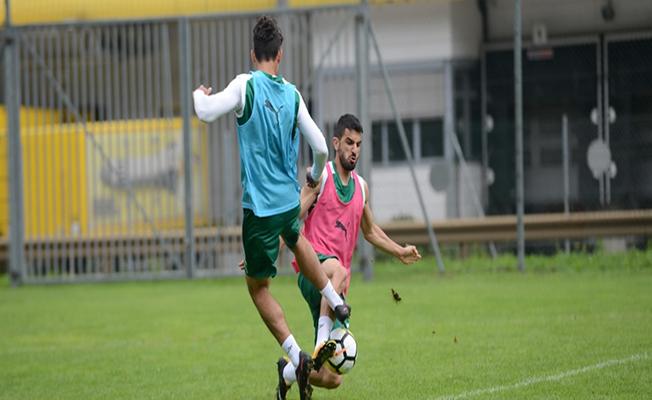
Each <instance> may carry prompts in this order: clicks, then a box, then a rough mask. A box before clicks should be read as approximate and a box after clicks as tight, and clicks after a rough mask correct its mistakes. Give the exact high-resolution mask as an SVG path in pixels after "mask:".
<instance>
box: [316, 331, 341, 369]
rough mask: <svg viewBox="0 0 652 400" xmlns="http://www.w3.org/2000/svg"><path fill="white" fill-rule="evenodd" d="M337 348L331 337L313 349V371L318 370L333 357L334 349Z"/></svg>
mask: <svg viewBox="0 0 652 400" xmlns="http://www.w3.org/2000/svg"><path fill="white" fill-rule="evenodd" d="M336 349H337V343H335V341H334V340H333V339H330V340H327V341H326V342H324V344H323V345H322V346H321V347H320V348H319V349H318V350H317V351H315V354H314V355H313V357H312V360H313V366H312V368H313V369H314V370H315V371H319V370H320V369H321V367H322V366H323V365H324V363H325V362H326V361H328V359H329V358H331V357H333V354H335V350H336Z"/></svg>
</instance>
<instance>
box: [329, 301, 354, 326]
mask: <svg viewBox="0 0 652 400" xmlns="http://www.w3.org/2000/svg"><path fill="white" fill-rule="evenodd" d="M333 313H334V314H335V318H337V320H338V321H340V322H341V323H342V324H344V326H346V327H348V325H349V324H348V321H347V320H348V319H349V317H350V316H351V306H350V305H348V304H346V303H343V304H341V305H339V306H337V307H335V309H333Z"/></svg>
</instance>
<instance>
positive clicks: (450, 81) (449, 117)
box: [444, 61, 460, 218]
mask: <svg viewBox="0 0 652 400" xmlns="http://www.w3.org/2000/svg"><path fill="white" fill-rule="evenodd" d="M444 93H445V95H444V96H445V98H446V104H445V111H444V159H445V160H446V163H447V164H448V188H447V190H446V217H448V218H456V217H457V218H459V217H460V210H459V204H458V200H459V199H458V195H457V194H458V190H457V187H458V184H457V173H456V165H455V152H454V151H453V140H452V139H451V135H454V134H455V89H454V76H453V65H452V64H451V62H450V61H449V62H447V63H446V66H445V68H444Z"/></svg>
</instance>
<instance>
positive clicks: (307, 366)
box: [296, 351, 313, 400]
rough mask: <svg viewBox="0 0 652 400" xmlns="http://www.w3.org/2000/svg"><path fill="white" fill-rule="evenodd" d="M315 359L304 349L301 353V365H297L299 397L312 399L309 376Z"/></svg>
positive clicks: (303, 399) (306, 399) (305, 399)
mask: <svg viewBox="0 0 652 400" xmlns="http://www.w3.org/2000/svg"><path fill="white" fill-rule="evenodd" d="M312 366H313V360H312V358H311V357H310V355H308V354H307V353H304V352H303V351H302V352H301V353H300V354H299V366H297V371H296V374H297V386H299V399H301V400H310V399H311V398H312V386H310V382H309V381H308V378H309V377H310V371H311V370H312Z"/></svg>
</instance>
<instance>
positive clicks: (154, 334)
mask: <svg viewBox="0 0 652 400" xmlns="http://www.w3.org/2000/svg"><path fill="white" fill-rule="evenodd" d="M447 264H448V265H447V267H448V269H449V271H451V272H449V273H447V274H445V275H443V276H442V275H439V274H437V273H436V272H435V268H434V263H433V261H432V260H431V259H429V260H426V261H424V262H422V263H420V264H419V265H415V266H410V267H405V266H402V265H396V264H391V263H386V262H379V263H378V264H377V265H376V271H375V272H376V274H375V279H374V281H373V282H371V283H365V282H362V281H361V278H360V276H357V275H356V276H354V279H353V282H352V293H351V297H350V302H351V304H352V306H353V307H354V308H353V320H352V326H351V328H352V331H353V333H354V334H355V335H356V339H357V341H358V345H359V351H360V355H359V359H358V364H357V365H356V367H355V368H354V369H353V371H352V372H351V374H350V375H348V376H346V378H345V381H344V384H343V386H342V387H341V388H339V389H337V390H336V391H325V390H320V389H316V391H315V395H314V396H313V397H314V398H315V399H356V400H358V399H415V400H416V399H437V398H439V397H441V396H448V395H457V394H461V393H465V392H469V391H473V390H476V389H485V388H492V387H497V386H501V385H506V386H509V385H513V384H517V383H519V382H522V381H525V380H527V379H530V378H536V377H545V376H550V375H556V374H560V373H563V372H566V371H570V370H575V369H578V368H582V367H587V366H593V365H596V364H598V363H600V362H603V361H608V360H615V359H623V358H626V357H629V356H633V355H642V358H641V359H639V360H634V361H630V362H626V363H623V364H616V365H610V366H608V367H605V368H602V369H594V370H587V371H584V372H582V373H579V374H577V375H574V376H568V377H565V378H563V379H559V380H555V381H544V382H539V383H533V384H530V385H525V386H522V387H518V388H512V389H506V390H502V391H497V392H494V393H489V394H487V393H484V394H479V395H477V396H472V397H470V398H474V399H476V398H477V399H504V398H513V399H522V398H528V399H531V398H535V399H536V398H540V399H543V398H546V399H548V398H563V399H570V398H573V399H594V398H609V399H612V398H619V399H638V398H649V397H650V396H652V379H650V377H651V376H652V335H651V333H652V289H651V288H652V257H651V255H650V252H631V253H627V254H625V255H623V254H620V255H615V256H612V255H605V254H599V255H593V256H587V255H571V256H557V257H553V258H543V257H532V258H529V259H528V272H526V273H523V274H522V273H518V272H514V269H515V265H516V263H515V260H514V259H513V257H502V258H501V259H499V260H497V261H489V260H487V259H483V258H471V259H467V260H465V261H448V263H447ZM1 282H2V283H0V371H1V372H0V388H2V389H1V390H0V399H12V400H14V399H16V400H17V399H271V398H273V390H274V387H275V382H276V372H275V361H276V359H277V358H278V357H279V356H280V355H281V350H280V348H279V347H278V345H277V344H276V343H275V341H274V340H273V339H272V336H271V335H270V334H269V333H268V332H267V330H266V328H265V327H264V325H263V324H262V322H261V321H260V319H259V317H258V315H257V313H256V311H255V309H254V307H253V305H252V304H251V301H250V300H249V298H248V296H247V293H246V289H245V286H244V281H243V279H241V278H229V279H223V280H203V281H192V282H189V281H180V282H146V283H143V282H138V283H117V284H91V285H78V286H72V285H68V286H41V287H39V286H32V287H22V288H18V289H15V288H10V287H9V286H8V284H7V281H6V279H3V280H2V281H1ZM391 288H393V289H395V290H397V291H398V292H399V293H400V295H401V296H402V298H403V301H402V302H401V303H400V304H395V303H394V301H393V300H392V296H391V292H390V289H391ZM272 289H273V292H274V294H275V295H276V296H277V298H278V299H279V300H280V302H281V304H282V305H283V307H284V309H285V312H286V315H287V317H288V321H289V323H290V326H291V328H292V329H293V331H294V333H295V336H296V337H297V339H298V340H299V343H300V344H301V345H302V346H304V348H308V349H310V348H311V347H312V346H311V345H310V341H311V340H312V330H311V326H310V325H311V323H310V320H309V313H308V309H307V307H306V306H305V304H304V303H303V300H302V299H301V297H300V294H299V291H298V289H297V288H296V285H295V282H294V278H293V277H289V276H284V277H279V278H277V279H275V280H274V283H273V285H272ZM289 398H291V399H297V398H298V395H297V391H296V388H293V389H292V391H291V392H290V396H289Z"/></svg>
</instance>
